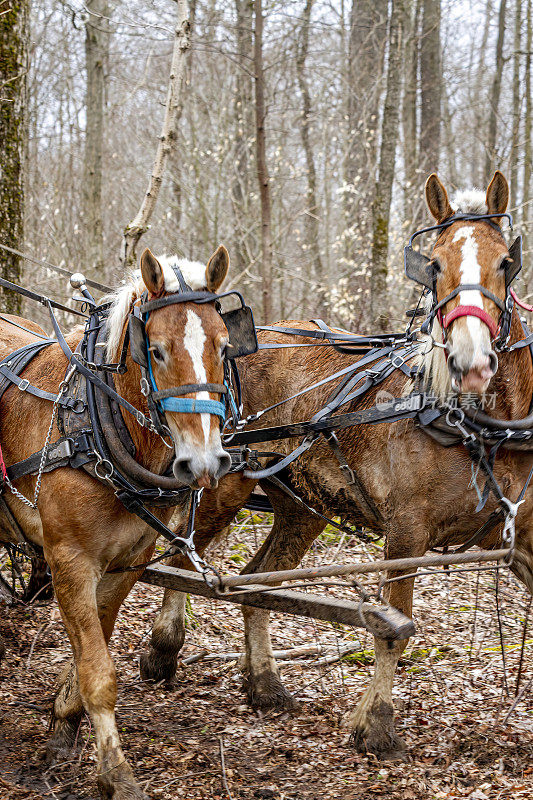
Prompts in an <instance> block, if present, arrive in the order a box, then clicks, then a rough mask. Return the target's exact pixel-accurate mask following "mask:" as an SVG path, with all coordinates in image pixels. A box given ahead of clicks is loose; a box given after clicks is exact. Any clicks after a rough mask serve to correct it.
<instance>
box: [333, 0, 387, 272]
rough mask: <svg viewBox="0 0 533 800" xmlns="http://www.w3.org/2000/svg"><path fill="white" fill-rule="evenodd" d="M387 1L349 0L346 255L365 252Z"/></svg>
mask: <svg viewBox="0 0 533 800" xmlns="http://www.w3.org/2000/svg"><path fill="white" fill-rule="evenodd" d="M387 7H388V0H352V5H351V11H350V28H349V38H348V71H347V81H348V85H347V104H346V116H347V124H348V133H347V142H346V158H345V162H344V174H345V183H346V186H345V203H344V211H345V216H346V229H347V236H346V258H347V260H348V261H351V260H353V259H354V250H355V251H357V252H359V253H363V252H368V246H369V237H370V236H371V231H370V225H369V217H368V209H369V208H370V207H371V205H372V199H373V192H374V183H375V168H376V153H377V132H378V129H379V109H380V99H381V91H382V78H383V58H384V53H385V48H386V44H387Z"/></svg>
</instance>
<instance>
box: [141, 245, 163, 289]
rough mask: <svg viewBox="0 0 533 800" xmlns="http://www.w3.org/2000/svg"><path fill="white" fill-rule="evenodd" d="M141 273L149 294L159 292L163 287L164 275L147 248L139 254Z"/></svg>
mask: <svg viewBox="0 0 533 800" xmlns="http://www.w3.org/2000/svg"><path fill="white" fill-rule="evenodd" d="M141 275H142V279H143V282H144V285H145V286H146V288H147V289H148V291H149V292H150V294H159V293H160V292H161V291H162V290H163V289H164V287H165V276H164V275H163V268H162V267H161V264H160V263H159V261H158V260H157V258H156V257H155V256H154V254H153V253H152V252H151V251H150V250H149V249H148V248H146V250H145V251H144V253H143V254H142V256H141Z"/></svg>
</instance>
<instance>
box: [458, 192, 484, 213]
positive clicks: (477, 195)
mask: <svg viewBox="0 0 533 800" xmlns="http://www.w3.org/2000/svg"><path fill="white" fill-rule="evenodd" d="M451 207H452V209H453V211H454V213H455V214H486V213H487V211H488V208H487V200H486V196H485V192H482V191H481V190H480V189H465V190H463V191H461V192H456V194H455V195H454V196H453V198H452V201H451Z"/></svg>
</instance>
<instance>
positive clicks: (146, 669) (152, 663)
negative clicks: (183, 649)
mask: <svg viewBox="0 0 533 800" xmlns="http://www.w3.org/2000/svg"><path fill="white" fill-rule="evenodd" d="M177 666H178V656H177V653H163V652H161V651H160V650H156V649H155V648H153V647H151V648H150V649H149V650H148V651H147V652H145V653H142V654H141V657H140V659H139V671H140V673H141V678H142V680H143V681H154V683H158V682H159V681H171V680H172V678H173V677H174V675H175V674H176V669H177Z"/></svg>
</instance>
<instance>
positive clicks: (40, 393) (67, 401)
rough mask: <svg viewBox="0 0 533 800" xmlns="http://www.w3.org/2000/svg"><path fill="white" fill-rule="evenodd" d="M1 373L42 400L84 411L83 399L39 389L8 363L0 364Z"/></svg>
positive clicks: (24, 390)
mask: <svg viewBox="0 0 533 800" xmlns="http://www.w3.org/2000/svg"><path fill="white" fill-rule="evenodd" d="M0 374H2V375H3V376H4V377H5V378H7V379H8V380H9V381H11V383H14V384H15V386H17V387H18V389H19V390H20V391H21V392H28V394H32V395H34V397H39V398H40V399H41V400H50V402H52V403H56V402H59V405H60V406H63V408H68V409H69V410H72V411H77V412H79V411H83V405H81V407H80V403H81V401H79V400H76V399H74V398H72V397H67V396H65V395H61V396H59V395H57V394H53V392H47V391H45V390H44V389H39V387H38V386H34V385H33V384H31V383H30V382H29V380H28V379H27V378H21V377H20V376H19V375H17V374H16V373H15V372H13V371H12V370H10V369H9V367H8V366H7V364H0Z"/></svg>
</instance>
